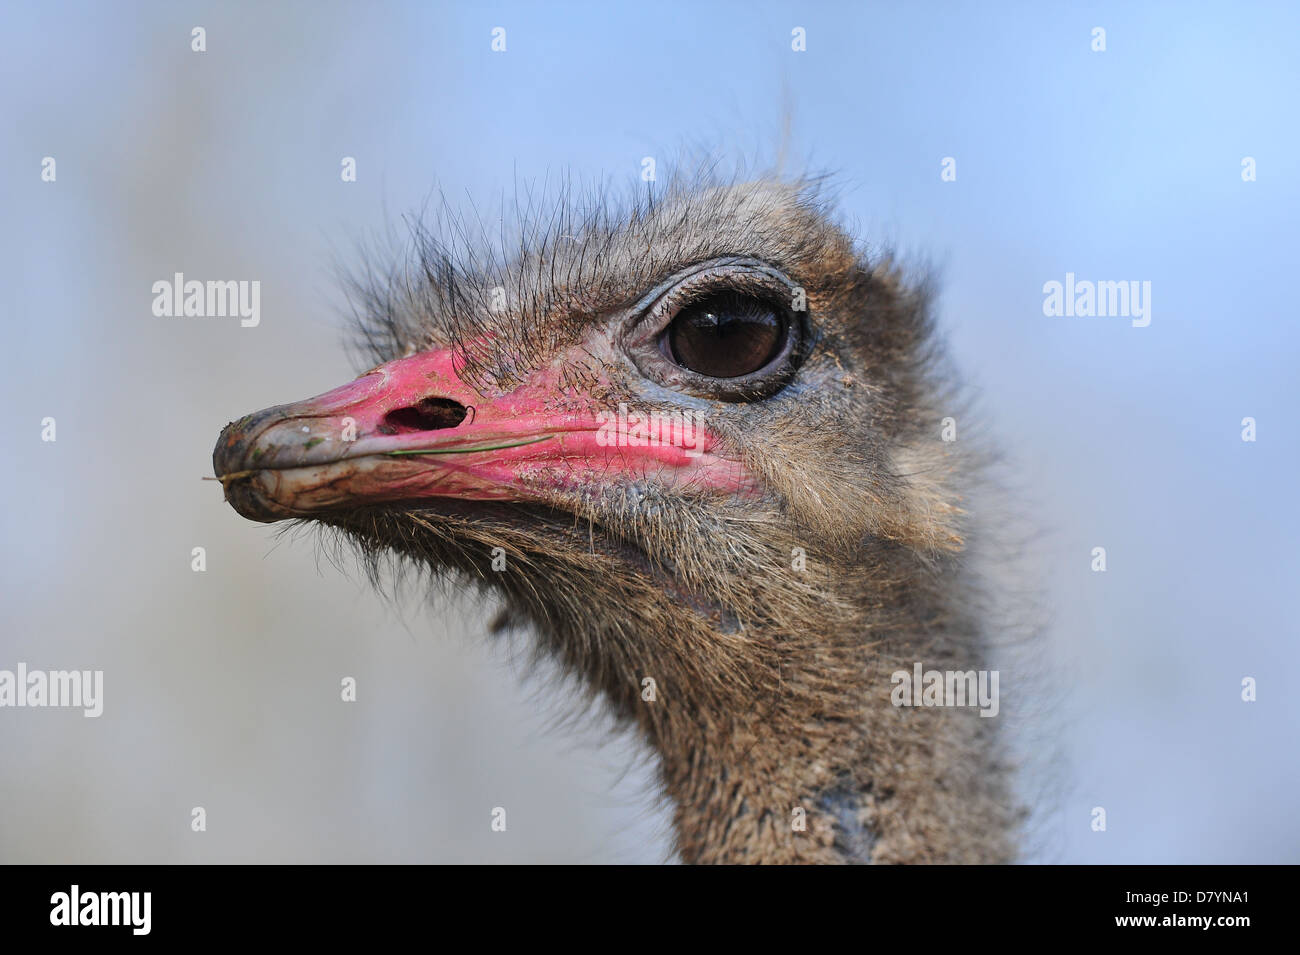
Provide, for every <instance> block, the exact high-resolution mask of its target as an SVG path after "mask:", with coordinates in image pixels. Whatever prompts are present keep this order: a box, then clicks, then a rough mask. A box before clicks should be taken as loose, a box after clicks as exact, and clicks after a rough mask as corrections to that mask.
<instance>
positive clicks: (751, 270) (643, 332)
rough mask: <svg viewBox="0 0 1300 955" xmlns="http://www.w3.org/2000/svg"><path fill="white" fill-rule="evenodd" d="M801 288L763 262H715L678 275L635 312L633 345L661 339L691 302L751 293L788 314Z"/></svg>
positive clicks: (748, 260)
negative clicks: (724, 293) (721, 293)
mask: <svg viewBox="0 0 1300 955" xmlns="http://www.w3.org/2000/svg"><path fill="white" fill-rule="evenodd" d="M797 287H798V286H796V285H795V283H794V282H792V281H790V279H788V278H786V276H785V275H783V274H782V273H781V271H780V270H779V269H777V268H775V267H774V266H772V265H769V264H768V263H766V262H763V261H762V260H760V259H749V258H735V259H721V260H719V259H714V260H713V261H711V262H706V263H701V265H700V267H698V269H696V270H694V271H688V272H686V273H685V274H683V273H680V272H679V273H678V274H677V275H675V276H673V277H672V278H671V279H669V280H668V281H666V282H664V283H662V284H661V285H659V286H658V287H656V288H655V289H654V290H653V291H651V292H650V294H649V295H647V296H646V298H645V299H643V300H642V303H643V304H642V303H639V304H638V306H637V307H636V308H634V309H633V311H634V312H635V313H636V314H637V316H638V317H637V318H636V319H635V321H634V322H633V324H632V327H631V328H630V329H629V339H630V342H631V343H632V344H633V345H644V344H646V343H648V342H650V341H653V340H655V339H656V338H657V337H658V336H659V335H661V334H662V333H663V332H664V330H665V329H667V327H668V325H669V324H670V323H671V322H672V320H673V317H674V316H675V315H676V314H677V313H678V312H679V311H681V309H682V308H683V307H684V306H685V305H688V304H690V303H691V302H692V301H694V300H697V299H699V298H702V297H704V296H706V295H708V294H709V293H711V292H719V291H734V292H741V293H745V292H749V293H750V294H753V295H755V296H759V297H771V298H773V299H774V300H775V301H776V302H780V303H782V307H783V309H784V310H786V311H788V310H789V304H787V303H789V302H792V301H793V299H794V291H795V289H796V288H797Z"/></svg>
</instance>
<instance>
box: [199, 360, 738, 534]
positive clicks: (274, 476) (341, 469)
mask: <svg viewBox="0 0 1300 955" xmlns="http://www.w3.org/2000/svg"><path fill="white" fill-rule="evenodd" d="M560 370H561V369H560V365H559V364H557V365H555V366H552V367H549V368H542V369H539V370H538V371H537V372H536V373H535V374H534V375H533V376H532V377H531V378H530V379H528V380H527V381H526V382H525V383H524V384H523V385H521V386H520V387H518V388H517V389H515V390H514V391H511V392H508V393H506V394H502V395H499V396H494V397H491V398H485V397H484V396H482V395H480V394H479V393H478V392H477V391H475V390H474V389H473V388H472V387H471V386H470V385H469V384H467V383H466V382H464V381H463V380H461V378H460V377H459V375H457V373H456V370H455V368H454V366H453V355H452V353H451V352H450V351H428V352H421V353H419V354H416V355H412V356H411V357H409V358H402V359H399V360H397V361H393V362H389V363H388V364H386V365H381V366H380V367H378V368H375V369H374V370H372V371H370V372H367V373H366V374H364V375H362V376H361V377H360V378H358V379H356V380H355V381H353V382H351V383H349V384H346V385H344V386H342V387H341V388H336V389H334V390H333V391H329V392H326V393H325V394H323V395H320V396H319V397H316V398H309V399H307V400H306V401H300V402H297V403H295V404H288V405H278V406H276V407H274V408H268V409H266V410H265V411H259V412H257V413H255V414H251V415H248V416H246V417H244V418H241V419H240V420H239V421H236V422H234V423H232V424H229V425H227V426H226V428H225V430H223V431H222V432H221V437H220V439H219V440H218V441H217V447H216V449H215V451H214V452H213V455H212V463H213V467H214V468H215V470H216V474H217V477H218V478H219V479H220V480H221V482H222V484H223V486H224V487H225V492H226V500H227V501H229V502H230V504H231V505H232V506H233V507H234V508H235V510H237V511H238V512H239V513H240V514H242V515H243V516H244V517H247V518H249V519H250V520H255V521H278V520H283V519H285V518H294V517H315V516H319V515H321V514H323V513H327V512H330V511H338V510H345V509H348V508H351V507H355V506H360V505H365V504H381V503H397V502H403V503H407V502H410V503H415V502H419V501H420V500H422V499H427V498H437V497H442V498H459V499H462V500H482V501H493V500H495V501H529V502H538V503H546V504H551V505H556V504H562V502H563V501H564V500H566V499H567V500H572V499H573V497H574V495H575V493H581V491H582V489H583V488H584V487H590V486H595V485H607V484H610V483H611V482H615V481H625V482H629V483H631V482H636V481H644V480H648V479H652V480H655V481H657V482H660V483H671V484H672V486H677V487H680V486H694V487H697V488H700V489H706V488H707V489H710V490H712V491H715V492H718V493H722V494H735V493H744V492H745V491H747V490H749V488H750V485H749V482H748V481H747V480H746V478H745V476H744V471H743V469H742V468H741V467H740V466H739V465H738V464H737V463H735V462H733V461H729V460H727V459H724V458H722V457H719V456H717V455H716V454H715V453H714V448H715V446H716V445H717V440H716V438H715V437H714V436H713V435H712V434H710V433H709V432H708V431H707V430H706V429H704V428H703V427H702V426H700V423H699V422H698V420H694V421H693V420H691V419H690V418H689V417H686V418H683V417H681V416H671V415H670V416H668V417H666V418H664V419H663V420H661V421H659V422H657V423H656V426H655V427H654V428H653V429H641V430H642V433H641V434H640V435H638V434H637V433H636V432H637V430H638V429H637V428H633V429H631V431H629V429H628V428H627V427H626V426H625V424H626V420H627V415H626V413H623V414H621V415H620V413H619V409H617V408H609V409H603V408H602V409H595V410H594V411H593V410H591V403H590V401H589V400H587V398H586V397H585V396H583V395H581V394H575V393H573V392H571V391H570V392H567V393H566V392H565V391H564V390H563V389H562V388H561V387H560V385H559V384H558V379H559V377H560V376H559V371H560ZM623 410H624V412H625V411H626V408H624V409H623ZM647 433H649V434H651V435H652V436H653V437H654V440H645V438H646V434H647Z"/></svg>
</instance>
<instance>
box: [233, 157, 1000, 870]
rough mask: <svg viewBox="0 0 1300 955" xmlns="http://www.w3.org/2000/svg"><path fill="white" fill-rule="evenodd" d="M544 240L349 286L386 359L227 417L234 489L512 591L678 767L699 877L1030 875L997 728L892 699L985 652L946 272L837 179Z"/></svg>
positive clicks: (542, 637) (258, 511)
mask: <svg viewBox="0 0 1300 955" xmlns="http://www.w3.org/2000/svg"><path fill="white" fill-rule="evenodd" d="M521 219H522V223H521V225H520V227H519V229H518V242H517V243H515V242H514V241H513V240H511V242H510V244H509V254H503V248H504V246H505V243H504V242H503V243H501V244H500V245H493V244H491V243H486V244H484V243H479V244H475V243H471V242H468V241H466V240H465V235H466V232H467V231H468V230H466V229H465V228H464V222H463V221H459V220H454V221H453V222H452V223H451V225H452V228H451V229H450V233H451V234H452V235H453V237H454V238H455V241H454V242H448V241H446V240H443V239H441V238H440V233H438V232H436V231H435V230H432V229H430V228H428V227H425V226H418V225H417V226H416V227H415V229H414V240H413V242H412V247H411V248H412V251H411V254H410V255H409V256H408V257H407V259H406V260H405V261H403V262H402V263H401V264H399V265H398V266H397V267H396V268H392V269H390V270H386V271H383V270H377V269H371V270H369V271H368V272H367V273H366V274H365V276H364V278H362V279H359V280H356V281H354V282H353V284H352V290H353V292H354V293H355V294H354V295H353V303H354V307H355V310H356V312H357V317H358V321H359V328H360V339H359V340H360V342H361V343H362V344H363V346H364V347H365V349H366V353H367V356H368V358H369V359H372V360H373V364H375V366H376V367H373V368H372V369H371V370H370V371H368V372H366V373H364V374H363V375H361V376H360V377H359V378H357V379H356V380H354V381H353V382H351V383H350V384H345V385H343V386H341V387H339V388H336V389H334V390H333V391H329V392H327V393H325V394H323V395H320V396H319V397H316V398H311V399H308V400H305V401H301V402H298V403H295V404H287V405H281V406H278V407H274V408H269V409H267V410H264V411H260V412H257V413H255V414H251V415H248V416H246V417H244V418H241V419H240V420H238V421H235V422H233V423H232V424H230V425H228V426H227V427H226V428H225V430H224V431H223V432H222V434H221V436H220V439H219V441H218V443H217V446H216V450H215V452H214V456H213V463H214V466H215V469H216V474H217V477H218V478H219V479H220V480H221V482H222V484H223V487H224V491H225V496H226V500H227V501H228V502H229V503H230V504H231V505H232V506H233V507H234V508H235V510H236V511H238V512H239V513H240V514H241V515H243V516H244V517H246V518H249V519H251V520H254V521H263V522H273V521H299V522H304V521H309V522H316V523H317V524H319V525H324V526H325V527H327V528H330V529H333V530H334V531H336V532H338V533H339V534H340V535H342V537H343V538H344V539H345V540H347V541H350V542H352V543H354V544H355V545H357V547H358V549H359V552H360V553H361V555H362V556H363V557H364V559H365V560H366V562H367V566H368V567H369V569H370V571H371V573H372V574H374V573H377V569H378V568H379V567H380V566H381V565H384V564H387V563H389V562H392V563H395V564H398V565H401V566H411V565H414V566H416V567H418V568H421V569H424V570H428V571H429V572H431V573H433V574H436V575H450V576H451V577H452V578H453V579H457V580H460V581H462V582H465V583H472V584H475V585H477V586H479V587H483V588H488V589H490V590H491V591H492V592H494V593H495V594H497V595H498V597H499V599H500V602H501V606H502V608H503V609H502V611H501V617H500V618H499V620H498V622H497V624H496V625H495V629H500V628H502V627H504V628H507V629H519V628H526V629H528V630H530V631H531V632H532V633H533V634H534V636H535V640H536V644H537V647H538V650H539V651H540V652H542V653H545V654H548V655H550V656H552V657H554V658H555V659H557V660H558V661H559V663H560V664H561V666H562V667H563V668H565V669H566V670H567V671H569V672H571V673H572V674H575V675H576V676H577V677H578V678H579V682H580V683H581V684H582V685H583V686H584V687H585V688H586V689H587V690H589V691H590V692H591V693H593V694H597V695H599V696H601V697H603V699H604V700H605V701H606V703H607V705H608V706H609V708H610V709H611V710H612V712H613V713H614V714H616V716H617V717H618V718H619V719H620V720H622V721H624V722H626V723H630V724H631V725H633V726H634V727H635V728H636V732H637V733H638V734H639V735H640V736H641V737H642V738H643V739H644V740H645V742H646V743H648V745H649V746H650V747H651V748H652V749H653V751H654V752H655V753H656V754H657V757H658V759H657V762H658V767H659V770H658V772H659V780H660V783H661V786H662V795H663V796H664V797H665V798H667V799H668V800H670V801H671V806H672V810H673V814H674V815H673V820H674V830H675V848H676V851H677V852H678V854H679V856H680V858H681V859H682V860H683V861H685V862H689V863H737V862H753V863H866V862H874V863H887V862H893V863H896V862H1002V861H1010V860H1011V859H1012V858H1013V856H1014V848H1013V847H1014V845H1015V842H1016V832H1017V828H1018V825H1019V817H1020V813H1019V810H1018V809H1017V808H1016V807H1015V805H1014V803H1013V799H1012V797H1011V795H1010V792H1011V789H1010V783H1009V772H1010V766H1009V764H1010V759H1009V757H1008V756H1007V754H1006V746H1005V742H1004V740H1003V734H1000V733H997V732H995V724H997V723H998V722H999V721H998V720H996V719H982V718H980V715H979V711H978V710H977V709H974V708H971V707H961V706H910V707H909V706H898V705H895V704H896V699H895V697H894V694H893V692H892V691H893V690H894V689H895V685H896V677H894V676H893V675H894V674H896V673H897V672H899V671H903V672H907V673H911V672H912V671H913V670H914V668H915V667H916V666H917V665H918V664H920V665H923V666H924V667H925V668H926V669H927V670H929V669H934V668H937V669H939V670H955V671H970V670H973V669H976V670H977V669H979V668H981V667H983V666H985V664H986V663H987V661H988V654H989V652H990V647H991V645H992V644H991V636H992V635H991V634H990V633H989V632H988V630H989V627H988V625H987V624H986V622H985V619H984V617H983V615H982V613H981V610H980V607H981V606H982V603H981V600H980V598H979V594H980V590H981V585H980V583H979V578H977V576H976V574H977V571H978V568H976V567H973V566H972V556H971V555H972V551H971V547H972V534H973V532H974V529H975V524H974V519H973V515H971V514H970V513H968V512H969V511H970V510H971V508H970V506H969V504H968V499H969V498H968V495H969V493H970V491H971V490H972V488H974V487H975V485H976V483H977V481H976V474H977V473H978V472H979V471H980V468H981V466H980V464H979V462H978V460H977V459H976V458H974V457H971V456H970V455H969V454H968V453H967V452H965V451H963V450H962V448H963V446H964V445H963V442H961V441H957V442H944V441H943V440H941V439H940V428H941V424H940V423H941V421H942V420H943V418H944V417H945V416H947V415H949V414H951V413H952V406H951V402H952V401H953V394H952V389H951V388H950V386H949V385H948V384H947V382H948V381H949V377H950V376H949V375H948V374H947V373H946V372H945V371H944V370H943V368H942V358H941V356H940V353H939V349H938V347H937V345H936V343H935V341H934V334H933V333H932V329H931V325H932V322H931V317H930V313H931V309H930V306H929V291H928V287H927V283H926V282H925V281H917V280H913V279H911V278H909V276H908V274H907V273H906V271H905V270H904V269H902V267H901V266H900V265H898V264H897V263H896V262H895V261H894V260H893V259H891V258H889V257H887V256H884V255H882V256H879V257H876V256H874V255H868V254H867V252H866V251H864V250H862V249H860V248H859V247H858V246H857V245H856V244H855V242H854V240H853V238H852V237H851V236H850V235H849V234H847V233H846V232H845V231H843V230H842V229H841V228H840V227H839V226H838V225H837V224H836V222H835V220H834V217H833V210H832V208H831V204H830V203H829V201H828V200H826V199H825V198H824V193H823V192H822V191H821V190H820V189H819V187H818V185H817V183H816V182H815V181H808V180H798V181H793V182H791V181H788V180H784V179H781V178H773V177H760V178H756V179H753V180H749V181H741V180H734V181H717V180H709V179H703V180H702V179H699V178H695V179H692V180H690V181H682V180H677V181H676V182H675V183H673V184H670V185H668V186H666V187H664V188H663V189H662V190H661V191H660V192H658V193H652V194H648V195H640V196H634V197H633V198H632V199H630V200H628V201H625V202H622V203H611V202H608V201H607V200H606V198H605V197H604V196H603V195H594V196H590V197H588V198H587V199H586V200H585V201H584V200H581V199H579V200H573V199H571V198H569V197H567V196H566V197H564V198H563V199H562V200H561V201H560V202H559V203H557V204H556V205H555V206H554V207H553V208H550V207H548V210H547V211H546V213H545V214H544V215H543V214H539V213H538V212H537V211H536V210H533V211H531V212H528V211H527V210H525V214H524V215H523V216H522V217H521ZM918 689H919V688H918Z"/></svg>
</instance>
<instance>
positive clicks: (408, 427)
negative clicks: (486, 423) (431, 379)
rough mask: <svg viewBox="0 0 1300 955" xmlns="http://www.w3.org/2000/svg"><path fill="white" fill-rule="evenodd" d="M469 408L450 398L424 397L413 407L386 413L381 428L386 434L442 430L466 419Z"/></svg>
mask: <svg viewBox="0 0 1300 955" xmlns="http://www.w3.org/2000/svg"><path fill="white" fill-rule="evenodd" d="M468 413H469V411H468V409H467V408H466V407H465V406H464V405H463V404H461V403H460V402H459V401H452V400H451V399H450V398H423V399H421V400H420V403H419V404H417V405H415V406H414V407H411V408H396V409H394V410H393V411H390V412H388V414H386V415H384V423H383V425H381V426H380V428H379V430H380V431H381V432H383V433H384V434H408V433H410V432H412V431H442V430H444V429H446V428H454V427H456V425H458V424H460V423H461V422H462V421H464V420H465V416H466V415H467V414H468Z"/></svg>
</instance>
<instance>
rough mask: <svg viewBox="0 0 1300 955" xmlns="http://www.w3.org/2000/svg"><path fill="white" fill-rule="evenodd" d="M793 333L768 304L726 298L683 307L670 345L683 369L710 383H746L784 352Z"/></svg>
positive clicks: (669, 335) (728, 295)
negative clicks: (746, 378)
mask: <svg viewBox="0 0 1300 955" xmlns="http://www.w3.org/2000/svg"><path fill="white" fill-rule="evenodd" d="M788 327H789V323H788V322H787V321H786V320H785V318H784V317H783V316H782V315H781V314H780V312H779V311H778V310H777V309H776V308H774V307H773V306H772V305H770V304H769V303H767V302H764V301H763V300H762V299H758V298H754V297H752V296H749V295H743V294H740V293H737V292H722V293H718V294H714V295H710V296H708V297H706V298H703V299H700V300H699V301H696V302H692V303H690V304H689V305H686V306H685V307H683V308H682V310H681V311H679V312H678V313H677V315H676V317H675V318H674V319H673V320H672V322H671V324H669V326H668V329H667V333H666V335H665V340H666V345H667V351H668V353H669V356H670V357H671V358H672V360H673V361H675V362H676V363H677V364H678V365H681V366H682V367H683V368H686V369H688V370H689V371H693V372H695V373H696V374H698V375H707V376H708V377H710V378H740V377H743V376H745V375H749V374H753V373H754V372H756V371H758V370H759V369H761V368H763V367H765V366H766V365H767V364H768V363H770V362H771V361H772V359H773V358H775V357H776V356H777V355H778V354H779V353H780V352H781V350H782V346H783V345H784V343H785V338H786V335H787V334H788Z"/></svg>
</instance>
